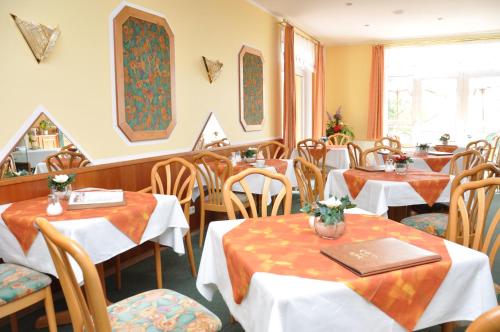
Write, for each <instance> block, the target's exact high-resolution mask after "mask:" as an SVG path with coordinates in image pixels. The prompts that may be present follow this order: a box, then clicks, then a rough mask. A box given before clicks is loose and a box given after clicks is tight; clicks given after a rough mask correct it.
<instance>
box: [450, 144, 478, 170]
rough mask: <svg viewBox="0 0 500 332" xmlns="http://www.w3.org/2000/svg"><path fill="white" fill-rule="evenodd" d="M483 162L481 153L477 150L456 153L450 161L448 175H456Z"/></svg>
mask: <svg viewBox="0 0 500 332" xmlns="http://www.w3.org/2000/svg"><path fill="white" fill-rule="evenodd" d="M483 161H484V159H483V157H482V156H481V153H480V152H479V151H477V150H466V151H463V152H460V153H457V154H455V155H453V157H452V158H451V160H450V175H458V174H459V173H460V172H462V171H463V170H467V169H471V168H474V167H476V166H477V165H479V164H481V163H482V162H483ZM460 164H462V165H460Z"/></svg>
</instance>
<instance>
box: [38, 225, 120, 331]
mask: <svg viewBox="0 0 500 332" xmlns="http://www.w3.org/2000/svg"><path fill="white" fill-rule="evenodd" d="M36 224H37V226H38V228H39V229H40V231H41V232H42V234H43V237H44V238H45V242H46V243H47V247H48V249H49V253H50V256H51V257H52V261H53V262H54V266H55V268H56V271H57V275H58V278H59V281H60V283H61V288H62V290H63V293H64V298H65V299H66V303H67V305H68V311H69V314H70V317H71V324H72V325H73V331H88V332H111V324H110V322H109V318H108V312H107V310H106V301H105V299H104V293H103V289H102V286H101V282H100V279H99V275H98V273H97V269H96V267H95V266H94V264H93V263H92V261H91V260H90V257H89V256H88V255H87V253H86V252H85V250H83V248H82V247H80V245H79V244H78V243H76V242H74V241H72V240H70V239H68V238H66V237H65V236H63V235H62V234H61V233H59V232H58V231H57V230H56V229H55V228H54V227H53V226H52V225H51V224H50V223H49V222H48V221H47V220H46V219H44V218H37V219H36ZM68 255H69V256H70V257H72V258H73V259H74V260H75V262H76V263H77V264H78V265H79V266H80V268H81V269H82V272H83V279H84V284H83V288H84V289H85V294H86V296H84V295H83V293H82V290H81V289H80V285H79V284H78V282H77V281H76V278H75V274H74V272H73V269H72V267H71V264H70V261H69V258H68Z"/></svg>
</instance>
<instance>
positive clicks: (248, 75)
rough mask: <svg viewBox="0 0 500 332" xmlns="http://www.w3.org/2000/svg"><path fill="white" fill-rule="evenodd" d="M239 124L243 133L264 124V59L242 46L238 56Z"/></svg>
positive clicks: (253, 50)
mask: <svg viewBox="0 0 500 332" xmlns="http://www.w3.org/2000/svg"><path fill="white" fill-rule="evenodd" d="M239 66H240V68H239V69H240V70H239V75H240V122H241V125H242V126H243V128H244V129H245V131H256V130H261V129H262V124H263V123H264V59H263V57H262V52H261V51H259V50H256V49H254V48H251V47H248V46H243V47H242V48H241V51H240V54H239Z"/></svg>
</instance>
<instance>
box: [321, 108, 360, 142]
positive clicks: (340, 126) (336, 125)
mask: <svg viewBox="0 0 500 332" xmlns="http://www.w3.org/2000/svg"><path fill="white" fill-rule="evenodd" d="M327 114H328V122H327V123H326V136H327V139H328V136H330V135H333V134H338V133H340V134H344V135H347V136H349V137H351V139H354V132H353V131H352V129H351V128H350V127H349V126H347V125H346V124H344V122H343V121H342V106H339V108H337V112H335V114H334V115H332V114H330V113H329V112H327Z"/></svg>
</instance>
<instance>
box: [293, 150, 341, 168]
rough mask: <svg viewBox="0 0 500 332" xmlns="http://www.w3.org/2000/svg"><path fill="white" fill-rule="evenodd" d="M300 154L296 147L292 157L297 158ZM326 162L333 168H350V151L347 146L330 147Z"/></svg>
mask: <svg viewBox="0 0 500 332" xmlns="http://www.w3.org/2000/svg"><path fill="white" fill-rule="evenodd" d="M298 156H299V152H298V151H297V149H294V150H293V152H292V157H291V158H292V159H295V158H297V157H298ZM325 164H326V166H328V167H331V168H337V169H346V168H349V152H348V151H347V147H344V146H339V147H330V148H329V149H328V150H327V151H326V159H325Z"/></svg>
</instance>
